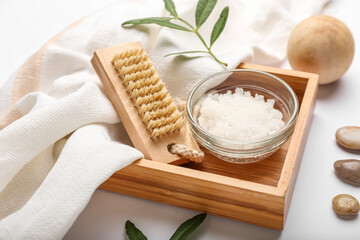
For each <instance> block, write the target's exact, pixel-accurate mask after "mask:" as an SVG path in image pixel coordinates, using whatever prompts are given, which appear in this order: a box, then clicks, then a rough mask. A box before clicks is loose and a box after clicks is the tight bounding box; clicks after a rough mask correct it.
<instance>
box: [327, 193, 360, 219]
mask: <svg viewBox="0 0 360 240" xmlns="http://www.w3.org/2000/svg"><path fill="white" fill-rule="evenodd" d="M332 205H333V208H334V210H335V212H336V213H337V214H339V215H347V216H349V215H356V214H358V212H359V210H360V206H359V201H358V200H357V199H356V198H354V197H353V196H351V195H349V194H339V195H337V196H335V197H334V198H333V200H332Z"/></svg>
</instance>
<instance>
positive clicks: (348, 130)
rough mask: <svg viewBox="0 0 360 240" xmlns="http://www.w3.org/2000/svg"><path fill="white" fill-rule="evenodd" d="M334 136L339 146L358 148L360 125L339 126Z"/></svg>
mask: <svg viewBox="0 0 360 240" xmlns="http://www.w3.org/2000/svg"><path fill="white" fill-rule="evenodd" d="M335 137H336V141H337V142H338V143H339V144H340V145H341V146H343V147H345V148H348V149H352V150H360V127H352V126H350V127H349V126H348V127H342V128H339V129H338V130H337V131H336V134H335Z"/></svg>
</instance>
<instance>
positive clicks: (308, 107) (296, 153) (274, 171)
mask: <svg viewBox="0 0 360 240" xmlns="http://www.w3.org/2000/svg"><path fill="white" fill-rule="evenodd" d="M238 68H243V69H255V70H261V71H264V72H269V73H272V74H274V75H277V76H278V77H280V78H282V79H283V80H285V81H286V82H287V83H288V84H289V85H290V86H291V87H292V88H293V89H294V91H295V93H296V94H297V96H298V99H299V102H300V112H299V116H298V119H297V122H296V125H295V129H294V133H293V135H292V136H291V138H290V139H289V140H288V141H287V142H286V143H285V144H284V145H283V146H282V147H281V148H280V149H279V150H278V151H277V152H276V153H275V154H273V155H272V156H270V157H268V158H267V159H265V160H263V161H260V162H258V163H252V164H246V165H237V164H232V163H227V162H224V161H222V160H219V159H217V158H215V157H213V156H212V155H210V154H208V153H206V152H205V153H206V156H205V161H204V162H203V163H202V164H195V163H188V164H184V165H181V166H175V165H170V164H166V163H162V162H155V161H151V160H145V159H141V160H138V161H136V162H134V163H133V164H131V165H129V166H128V167H126V168H124V169H121V170H120V171H118V172H116V173H115V174H114V175H113V176H111V177H110V178H109V179H108V180H107V181H106V182H104V183H103V184H102V185H101V186H100V188H102V189H106V190H109V191H113V192H118V193H124V194H127V195H131V196H136V197H140V198H145V199H149V200H153V201H157V202H161V203H166V204H170V205H175V206H179V207H184V208H188V209H193V210H197V211H200V212H207V213H209V214H213V215H217V216H221V217H226V218H230V219H234V220H239V221H244V222H248V223H253V224H257V225H260V226H265V227H270V228H275V229H283V227H284V223H285V219H286V214H287V212H288V209H289V205H290V200H291V196H292V192H293V189H294V185H295V181H296V176H297V173H298V169H299V166H300V162H301V158H302V154H303V151H304V147H305V143H306V138H307V134H308V131H309V127H310V122H311V119H312V114H313V109H314V105H315V96H316V92H317V87H318V75H316V74H311V73H305V72H298V71H292V70H284V69H279V68H273V67H266V66H260V65H255V64H248V63H242V64H240V65H239V67H238Z"/></svg>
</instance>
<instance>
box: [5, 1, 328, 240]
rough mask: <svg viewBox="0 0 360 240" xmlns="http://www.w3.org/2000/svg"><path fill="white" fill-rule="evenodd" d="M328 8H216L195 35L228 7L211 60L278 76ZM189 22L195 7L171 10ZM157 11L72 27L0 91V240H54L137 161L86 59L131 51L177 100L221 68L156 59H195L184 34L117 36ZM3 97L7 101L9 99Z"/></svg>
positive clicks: (126, 5)
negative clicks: (301, 34)
mask: <svg viewBox="0 0 360 240" xmlns="http://www.w3.org/2000/svg"><path fill="white" fill-rule="evenodd" d="M327 3H328V0H318V1H313V0H304V1H301V2H299V1H296V0H258V1H248V0H237V1H219V2H218V3H217V6H216V7H215V9H214V11H213V13H212V14H211V15H210V17H209V19H208V20H207V21H206V22H205V24H204V25H203V26H202V27H201V28H200V30H199V31H200V32H201V34H202V35H203V36H204V38H205V39H209V38H210V35H211V31H212V27H213V25H214V24H215V22H216V20H217V18H218V16H219V15H220V12H221V10H222V9H223V8H224V7H225V6H226V5H228V6H229V7H230V12H229V18H228V21H227V26H226V27H225V29H224V32H223V33H222V35H221V36H220V37H219V39H218V40H217V42H216V43H215V44H214V46H213V52H214V53H215V54H216V56H217V57H218V58H219V59H221V60H223V61H225V62H227V63H228V64H229V68H236V67H237V66H238V65H239V64H240V62H241V61H247V62H254V63H258V64H265V65H272V66H279V65H280V64H281V63H282V62H283V61H284V60H285V59H286V43H287V38H288V36H289V34H290V32H291V30H292V29H293V27H294V26H295V25H296V23H298V22H299V21H300V20H302V19H304V18H306V17H308V16H311V15H314V14H318V13H320V12H322V11H323V10H324V7H325V6H326V5H327ZM175 5H176V7H177V12H178V14H179V15H180V16H181V17H183V18H185V19H187V20H188V21H189V22H193V21H194V15H195V8H196V2H195V1H193V0H182V1H180V0H178V1H175ZM166 15H167V13H166V11H165V10H164V4H163V2H162V1H151V0H139V1H131V0H124V1H121V2H119V3H117V4H114V5H111V6H110V7H108V8H105V9H102V10H99V11H97V12H95V13H93V14H92V15H90V16H88V17H86V18H83V19H82V20H80V21H79V22H77V23H74V24H73V25H71V26H70V27H68V28H67V29H65V30H64V31H63V32H61V33H60V34H59V35H57V36H55V37H54V38H52V39H51V40H50V41H49V42H48V43H46V44H45V45H44V46H43V47H42V48H41V49H40V50H39V51H38V52H37V53H35V54H34V55H33V56H31V57H30V58H29V59H28V61H27V62H26V63H25V64H24V65H23V66H22V67H21V68H20V69H19V70H18V71H17V72H16V74H15V75H14V76H13V77H11V78H10V79H9V81H8V82H7V83H6V84H5V85H4V87H3V89H1V90H0V100H1V104H0V127H1V128H2V130H0V152H1V154H0V219H1V220H0V239H61V238H62V237H63V236H64V235H65V233H66V232H67V231H68V229H69V228H70V227H71V225H72V224H73V223H74V221H75V220H76V218H77V216H78V215H79V214H80V212H81V211H82V210H83V209H84V207H85V206H86V204H87V203H88V201H89V199H90V198H91V195H92V194H93V192H94V191H95V190H96V188H97V187H98V186H99V185H100V184H101V183H102V182H104V181H105V180H106V179H107V178H109V177H110V176H111V175H112V174H113V173H114V172H115V171H117V170H119V169H121V168H123V167H125V166H127V165H128V164H130V163H132V162H133V161H134V160H136V159H139V158H142V157H143V155H142V153H141V152H139V151H138V150H136V149H135V148H133V147H131V146H129V139H128V136H127V134H126V132H125V130H124V128H123V127H122V125H121V123H119V118H118V117H117V115H116V112H115V111H114V109H113V107H112V105H111V103H110V101H109V100H108V98H107V97H106V95H105V94H104V91H103V87H102V85H101V83H100V81H99V79H98V78H97V76H96V74H95V72H94V71H93V69H92V66H91V64H90V59H91V57H92V54H93V52H94V51H95V50H96V49H100V48H104V47H109V46H113V45H118V44H123V43H127V42H131V41H140V42H141V43H142V44H143V45H144V47H145V50H146V51H147V52H148V53H149V55H150V58H151V61H152V62H153V64H154V65H155V67H156V68H157V70H158V73H159V75H160V76H161V77H162V79H163V81H164V82H165V83H166V85H167V88H168V89H169V91H170V93H171V95H172V96H173V97H179V98H182V99H185V98H186V96H187V94H188V93H189V91H190V90H191V89H192V88H193V87H194V85H195V84H197V83H198V82H199V81H200V80H202V79H203V78H204V77H206V76H208V75H210V74H212V73H214V72H217V71H222V70H223V69H224V68H223V67H222V66H221V65H219V64H218V63H217V62H215V61H213V60H212V59H211V58H210V57H209V56H207V55H203V56H200V57H193V56H178V57H167V58H164V55H165V54H168V53H172V52H179V51H185V50H204V47H203V45H202V44H201V42H200V41H199V40H198V39H197V38H196V36H194V34H192V33H188V32H178V31H176V30H174V29H168V28H163V27H160V26H156V25H146V26H135V27H128V28H122V27H121V23H122V22H124V21H126V20H129V19H134V18H143V17H150V16H166ZM9 92H10V94H9Z"/></svg>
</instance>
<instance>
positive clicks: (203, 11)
mask: <svg viewBox="0 0 360 240" xmlns="http://www.w3.org/2000/svg"><path fill="white" fill-rule="evenodd" d="M216 1H217V0H199V2H198V4H197V6H196V12H195V20H196V28H197V29H199V28H200V27H201V25H202V24H203V23H204V22H205V21H206V19H207V18H208V17H209V15H210V13H211V12H212V10H213V9H214V7H215V4H216Z"/></svg>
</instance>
